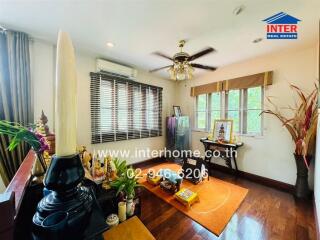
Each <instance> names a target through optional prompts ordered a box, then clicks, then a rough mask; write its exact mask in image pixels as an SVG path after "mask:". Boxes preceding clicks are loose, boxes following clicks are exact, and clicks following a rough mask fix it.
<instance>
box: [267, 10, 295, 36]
mask: <svg viewBox="0 0 320 240" xmlns="http://www.w3.org/2000/svg"><path fill="white" fill-rule="evenodd" d="M263 21H264V22H266V23H267V39H297V38H298V22H299V21H301V20H299V19H297V18H295V17H292V16H290V15H289V14H287V13H284V12H280V13H278V14H276V15H273V16H271V17H268V18H266V19H264V20H263Z"/></svg>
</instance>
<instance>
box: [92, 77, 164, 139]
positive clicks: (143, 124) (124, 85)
mask: <svg viewBox="0 0 320 240" xmlns="http://www.w3.org/2000/svg"><path fill="white" fill-rule="evenodd" d="M90 76H91V84H90V94H91V133H92V134H91V142H92V143H93V144H94V143H103V142H114V141H121V140H129V139H138V138H147V137H156V136H161V135H162V88H161V87H156V86H152V85H148V84H143V83H139V82H136V81H133V80H130V79H128V78H126V77H123V76H118V75H113V74H111V73H90Z"/></svg>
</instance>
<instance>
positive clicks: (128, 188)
mask: <svg viewBox="0 0 320 240" xmlns="http://www.w3.org/2000/svg"><path fill="white" fill-rule="evenodd" d="M139 186H140V185H139V184H138V178H137V176H136V174H135V171H134V169H133V168H132V167H130V168H128V169H127V171H126V173H125V174H123V175H121V176H120V177H119V178H117V179H116V180H115V181H113V182H112V183H111V187H113V188H115V189H117V195H119V194H120V193H123V194H124V196H125V199H126V203H127V208H126V209H127V210H126V211H127V215H128V216H132V215H133V214H134V207H135V206H134V201H133V199H134V197H135V189H136V188H137V187H139Z"/></svg>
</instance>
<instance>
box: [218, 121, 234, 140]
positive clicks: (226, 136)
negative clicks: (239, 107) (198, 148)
mask: <svg viewBox="0 0 320 240" xmlns="http://www.w3.org/2000/svg"><path fill="white" fill-rule="evenodd" d="M232 128H233V121H232V120H225V119H221V120H214V127H213V140H214V141H219V142H231V140H232Z"/></svg>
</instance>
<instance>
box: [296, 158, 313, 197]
mask: <svg viewBox="0 0 320 240" xmlns="http://www.w3.org/2000/svg"><path fill="white" fill-rule="evenodd" d="M294 158H295V160H296V165H297V180H296V185H295V195H296V197H298V198H308V197H309V194H310V190H309V185H308V168H307V166H306V164H305V162H304V157H303V155H296V154H294Z"/></svg>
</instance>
